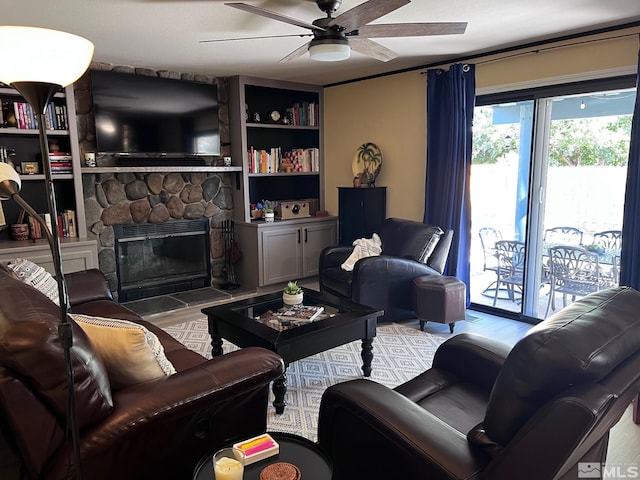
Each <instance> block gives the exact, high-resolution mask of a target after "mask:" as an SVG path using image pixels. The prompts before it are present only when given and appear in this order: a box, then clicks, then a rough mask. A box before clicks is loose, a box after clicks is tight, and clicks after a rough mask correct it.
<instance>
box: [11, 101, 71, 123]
mask: <svg viewBox="0 0 640 480" xmlns="http://www.w3.org/2000/svg"><path fill="white" fill-rule="evenodd" d="M4 103H5V102H3V104H4ZM9 105H11V104H7V106H9ZM12 106H13V113H14V115H15V118H16V122H17V125H16V127H17V128H18V129H21V130H35V129H37V128H38V120H37V119H36V114H35V112H34V111H33V109H32V108H31V105H29V103H27V102H18V101H15V102H13V104H12ZM3 110H4V112H3V113H2V115H0V116H3V117H4V116H7V112H8V109H7V108H3ZM6 120H7V119H1V120H0V125H3V124H4V122H5V121H6ZM44 121H45V127H46V128H47V129H48V130H66V129H67V128H68V120H67V107H66V105H56V104H55V103H53V102H50V103H49V105H48V106H47V111H46V114H45V116H44Z"/></svg>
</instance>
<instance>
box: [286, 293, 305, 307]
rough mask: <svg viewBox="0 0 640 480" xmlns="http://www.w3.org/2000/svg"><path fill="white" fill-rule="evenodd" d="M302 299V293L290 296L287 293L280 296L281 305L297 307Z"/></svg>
mask: <svg viewBox="0 0 640 480" xmlns="http://www.w3.org/2000/svg"><path fill="white" fill-rule="evenodd" d="M303 297H304V294H303V293H296V294H295V295H291V294H289V293H283V294H282V303H284V304H285V305H298V304H300V303H302V299H303Z"/></svg>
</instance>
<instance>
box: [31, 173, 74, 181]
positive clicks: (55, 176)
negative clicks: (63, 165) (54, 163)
mask: <svg viewBox="0 0 640 480" xmlns="http://www.w3.org/2000/svg"><path fill="white" fill-rule="evenodd" d="M44 179H45V178H44V175H43V174H41V173H37V174H35V175H20V180H22V181H23V182H30V181H34V180H44ZM51 180H73V173H53V174H52V175H51Z"/></svg>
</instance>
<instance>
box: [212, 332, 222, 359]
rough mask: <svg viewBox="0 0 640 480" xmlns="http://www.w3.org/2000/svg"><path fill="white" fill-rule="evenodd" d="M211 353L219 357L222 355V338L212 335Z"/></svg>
mask: <svg viewBox="0 0 640 480" xmlns="http://www.w3.org/2000/svg"><path fill="white" fill-rule="evenodd" d="M211 355H213V356H214V357H219V356H220V355H222V338H221V337H218V336H216V335H211Z"/></svg>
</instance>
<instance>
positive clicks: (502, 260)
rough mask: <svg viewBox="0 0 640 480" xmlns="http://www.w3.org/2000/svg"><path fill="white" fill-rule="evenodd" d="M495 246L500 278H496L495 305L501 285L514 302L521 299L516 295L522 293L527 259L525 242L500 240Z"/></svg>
mask: <svg viewBox="0 0 640 480" xmlns="http://www.w3.org/2000/svg"><path fill="white" fill-rule="evenodd" d="M495 247H496V257H497V259H498V268H497V271H496V273H497V274H498V279H497V280H496V287H495V293H494V297H493V305H494V306H495V305H496V302H497V301H498V293H499V291H500V288H501V286H503V287H504V288H505V290H506V291H507V294H508V298H509V300H511V301H512V302H516V301H518V300H519V299H518V298H517V297H516V295H517V294H519V295H520V296H521V295H522V286H523V283H524V259H525V248H524V247H525V246H524V243H523V242H519V241H517V240H498V241H497V242H496V244H495Z"/></svg>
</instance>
